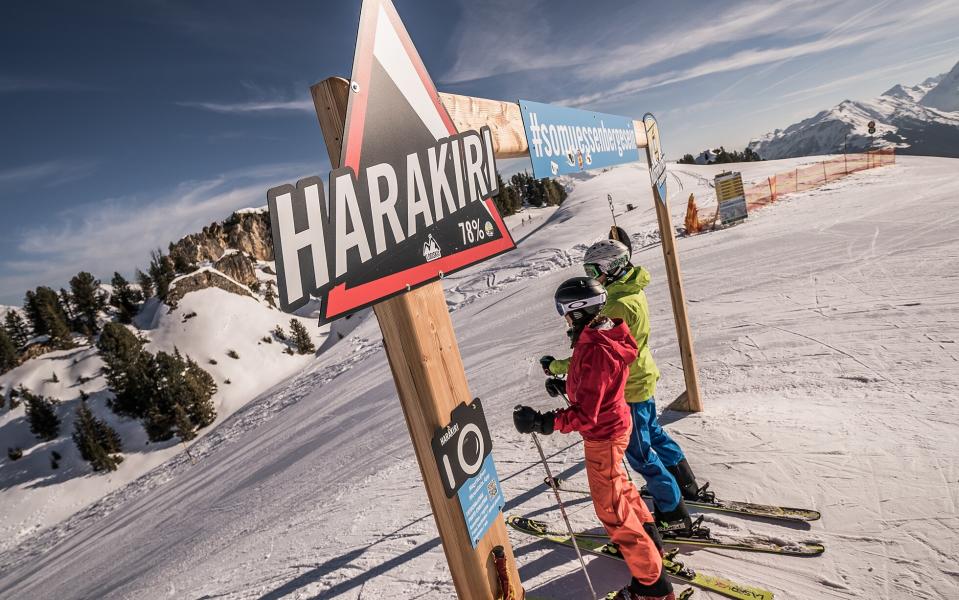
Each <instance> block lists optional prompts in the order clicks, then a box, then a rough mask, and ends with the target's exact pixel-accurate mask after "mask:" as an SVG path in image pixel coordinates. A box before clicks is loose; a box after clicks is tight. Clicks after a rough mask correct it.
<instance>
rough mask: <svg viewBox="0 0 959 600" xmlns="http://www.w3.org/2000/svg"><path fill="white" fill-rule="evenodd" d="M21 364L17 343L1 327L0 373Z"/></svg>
mask: <svg viewBox="0 0 959 600" xmlns="http://www.w3.org/2000/svg"><path fill="white" fill-rule="evenodd" d="M19 364H20V357H19V356H18V355H17V346H16V344H14V343H13V340H12V339H10V336H9V335H7V332H6V330H5V329H0V373H6V372H7V371H9V370H10V369H12V368H14V367H16V366H17V365H19Z"/></svg>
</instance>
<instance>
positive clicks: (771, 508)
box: [546, 478, 822, 522]
mask: <svg viewBox="0 0 959 600" xmlns="http://www.w3.org/2000/svg"><path fill="white" fill-rule="evenodd" d="M556 482H557V485H558V487H559V490H560V491H561V492H568V493H570V494H589V490H588V489H586V488H581V487H576V486H571V485H570V484H569V483H567V481H566V480H565V479H560V478H557V479H556ZM546 485H547V486H549V485H550V482H549V480H548V479H547V480H546ZM707 486H708V484H707ZM550 489H551V488H550ZM700 491H706V486H704V488H703V489H702V490H700ZM639 493H640V494H641V495H642V496H643V498H645V499H647V500H652V498H653V496H652V494H650V493H649V490H647V489H646V487H645V486H643V487H642V488H640V490H639ZM707 493H708V494H710V495H711V494H712V492H707ZM686 506H687V507H691V508H706V509H709V510H715V511H719V512H728V513H734V514H740V515H747V516H752V517H761V518H763V519H772V520H774V521H792V522H808V521H818V520H819V518H820V517H821V516H822V515H821V514H820V513H819V511H818V510H812V509H808V508H792V507H789V506H775V505H772V504H754V503H752V502H737V501H735V500H721V499H719V498H712V499H711V500H710V499H701V500H686Z"/></svg>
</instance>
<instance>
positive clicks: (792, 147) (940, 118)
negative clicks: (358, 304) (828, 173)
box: [749, 63, 959, 159]
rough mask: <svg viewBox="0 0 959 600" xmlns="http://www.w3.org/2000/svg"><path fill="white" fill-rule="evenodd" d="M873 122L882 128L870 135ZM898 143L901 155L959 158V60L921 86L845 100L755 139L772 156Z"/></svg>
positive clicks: (756, 149)
mask: <svg viewBox="0 0 959 600" xmlns="http://www.w3.org/2000/svg"><path fill="white" fill-rule="evenodd" d="M869 121H875V122H876V133H875V134H874V135H869V133H868V123H869ZM844 145H845V147H846V149H847V150H848V151H849V152H860V151H863V150H866V149H869V148H879V147H890V146H892V147H895V148H896V149H897V152H899V153H901V154H921V155H926V156H949V157H954V158H959V63H956V66H954V67H953V68H952V70H951V71H949V72H948V73H945V74H942V75H939V76H937V77H930V78H929V79H927V80H925V81H923V82H922V83H920V84H919V85H915V86H912V87H906V86H903V85H901V84H897V85H894V86H893V87H891V88H890V89H889V90H887V91H886V92H884V93H883V94H882V95H881V96H879V97H878V98H874V99H872V100H866V101H854V100H844V101H843V102H841V103H839V104H838V105H836V106H834V107H832V108H830V109H829V110H824V111H822V112H820V113H819V114H817V115H815V116H813V117H810V118H808V119H805V120H804V121H800V122H799V123H796V124H793V125H790V126H789V127H787V128H785V129H776V130H775V131H772V132H770V133H767V134H766V135H764V136H762V137H759V138H757V139H754V140H752V141H751V142H749V148H751V149H752V150H753V151H754V152H756V153H758V154H759V155H760V156H762V157H763V158H766V159H777V158H791V157H795V156H811V155H817V154H833V153H841V152H843V147H844Z"/></svg>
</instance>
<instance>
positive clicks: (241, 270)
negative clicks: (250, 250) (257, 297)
mask: <svg viewBox="0 0 959 600" xmlns="http://www.w3.org/2000/svg"><path fill="white" fill-rule="evenodd" d="M213 268H214V269H216V270H217V271H219V272H221V273H223V274H224V275H226V276H228V277H229V278H230V279H233V280H234V281H236V282H238V283H242V284H243V285H245V286H251V285H253V284H255V283H256V271H254V270H253V261H252V260H251V259H250V258H249V257H248V256H247V255H246V254H243V253H242V252H233V251H230V252H227V253H226V254H224V255H223V256H222V257H221V258H220V260H218V261H216V262H215V263H213Z"/></svg>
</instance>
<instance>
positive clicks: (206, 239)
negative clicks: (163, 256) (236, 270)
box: [170, 208, 273, 264]
mask: <svg viewBox="0 0 959 600" xmlns="http://www.w3.org/2000/svg"><path fill="white" fill-rule="evenodd" d="M228 250H239V251H240V252H242V253H244V254H246V255H247V256H250V257H252V258H253V259H255V260H267V261H270V260H273V234H272V232H271V229H270V214H269V213H268V212H267V210H266V209H265V208H264V209H262V210H260V209H256V210H241V211H237V212H235V213H233V214H232V215H231V216H230V218H229V219H227V220H226V221H223V222H222V223H212V224H210V225H208V226H207V227H204V228H203V231H201V232H200V233H193V234H190V235H188V236H186V237H184V238H183V239H181V240H180V241H179V242H176V243H175V244H171V245H170V255H171V256H177V255H179V256H181V257H182V258H183V259H184V260H185V261H186V263H188V264H199V263H202V262H211V263H215V262H217V261H219V260H220V259H221V258H222V257H223V255H224V254H226V253H227V251H228Z"/></svg>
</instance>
